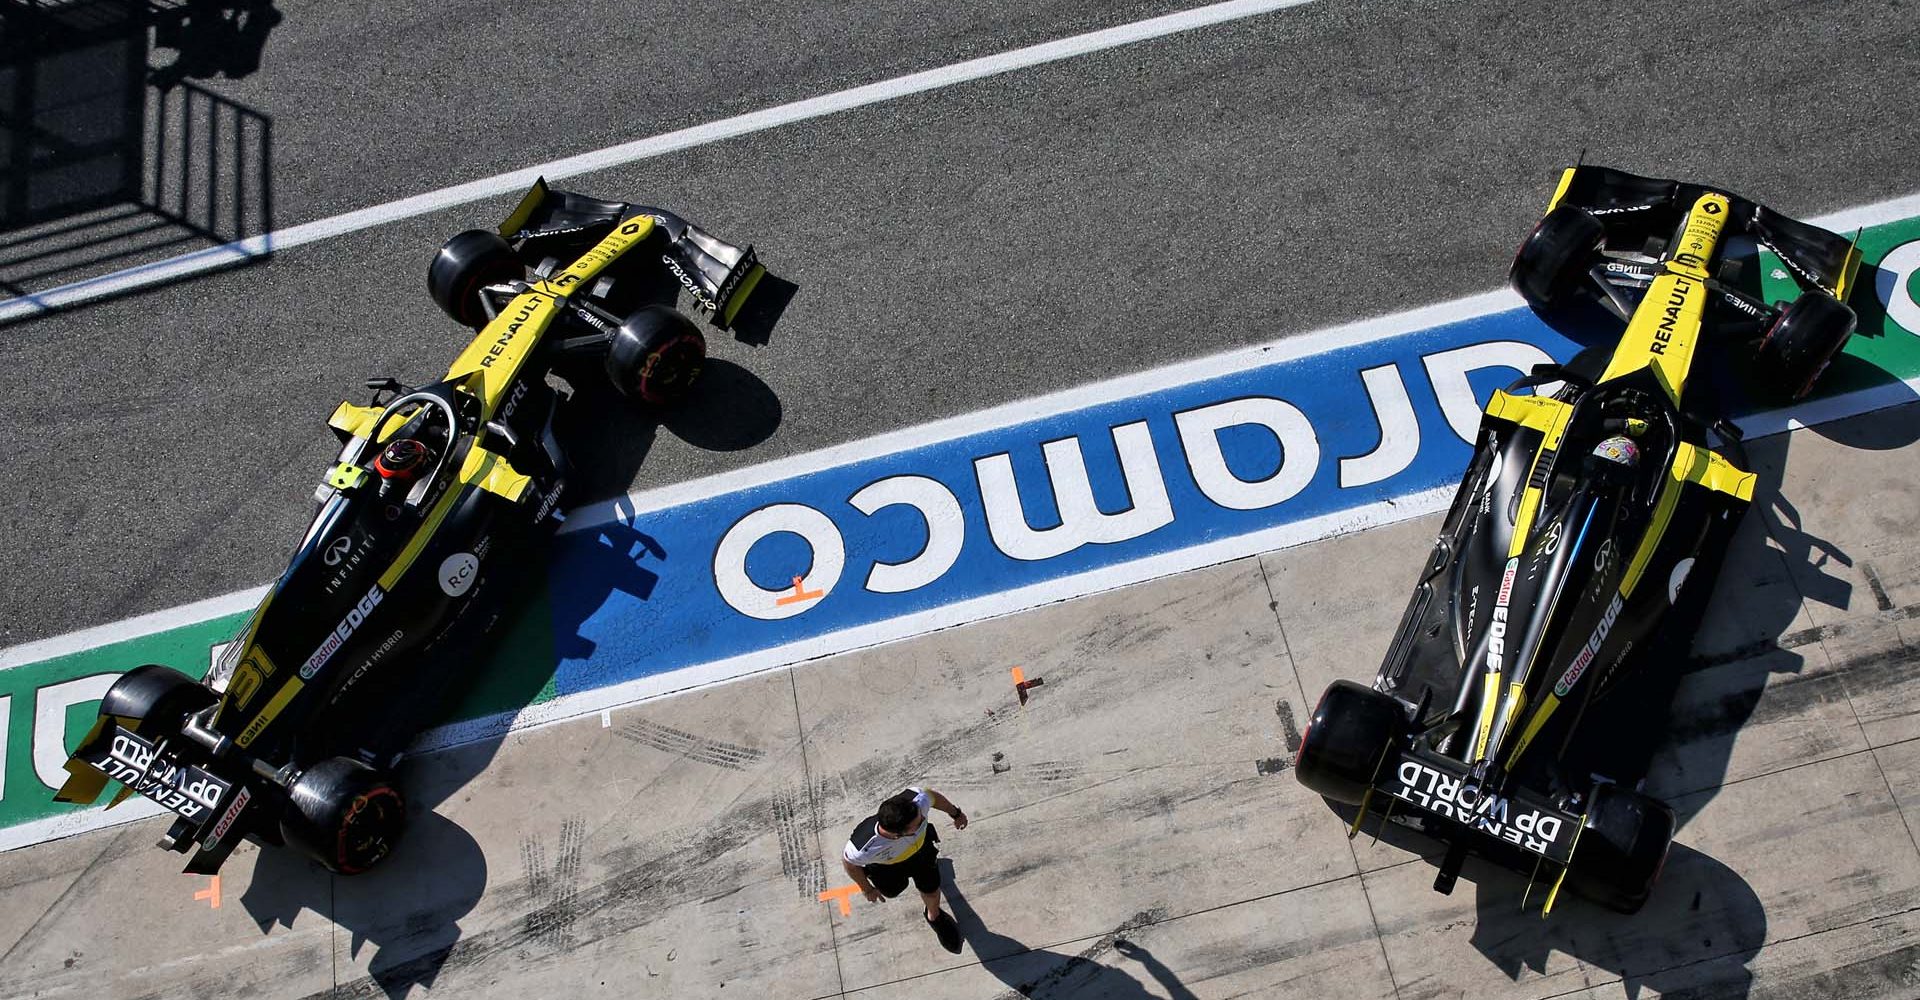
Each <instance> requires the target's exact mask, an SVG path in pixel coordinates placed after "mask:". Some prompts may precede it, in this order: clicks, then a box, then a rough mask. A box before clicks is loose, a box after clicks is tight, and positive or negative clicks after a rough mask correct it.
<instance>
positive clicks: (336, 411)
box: [327, 401, 385, 438]
mask: <svg viewBox="0 0 1920 1000" xmlns="http://www.w3.org/2000/svg"><path fill="white" fill-rule="evenodd" d="M383 412H385V411H383V410H382V409H381V408H380V407H378V406H355V405H353V404H352V403H348V402H344V401H343V402H341V404H340V405H339V406H336V407H334V408H333V415H332V416H330V417H328V418H327V426H328V427H333V428H336V429H338V430H342V431H345V432H346V433H348V434H350V435H352V436H353V437H357V438H363V437H366V436H367V435H369V434H372V433H373V425H374V423H375V422H376V421H378V420H379V419H380V414H381V413H383Z"/></svg>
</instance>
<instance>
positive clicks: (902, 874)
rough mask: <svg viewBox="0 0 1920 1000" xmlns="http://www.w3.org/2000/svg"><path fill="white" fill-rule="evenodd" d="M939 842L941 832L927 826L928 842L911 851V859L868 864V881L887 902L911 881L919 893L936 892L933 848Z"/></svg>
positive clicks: (937, 873) (936, 861)
mask: <svg viewBox="0 0 1920 1000" xmlns="http://www.w3.org/2000/svg"><path fill="white" fill-rule="evenodd" d="M938 843H940V833H939V831H937V830H935V829H934V828H933V826H932V825H931V824H929V825H928V826H927V842H926V843H925V844H922V845H920V849H919V850H917V851H915V852H913V856H912V857H909V858H907V859H906V860H905V861H897V862H894V863H893V864H890V865H868V866H867V880H868V881H869V882H872V883H873V887H874V888H875V889H878V890H880V892H881V894H883V895H885V896H886V897H887V898H888V899H892V898H893V897H895V896H898V895H900V894H901V893H903V892H905V891H907V882H908V881H909V880H911V881H912V882H913V887H914V888H916V889H918V890H920V891H921V892H939V891H940V865H939V858H940V848H938V847H936V846H935V845H936V844H938Z"/></svg>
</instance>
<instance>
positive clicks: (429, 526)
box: [380, 444, 498, 590]
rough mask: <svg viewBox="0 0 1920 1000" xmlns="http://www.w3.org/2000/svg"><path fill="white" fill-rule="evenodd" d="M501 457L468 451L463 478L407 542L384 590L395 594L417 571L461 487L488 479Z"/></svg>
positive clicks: (477, 448) (450, 487) (385, 580)
mask: <svg viewBox="0 0 1920 1000" xmlns="http://www.w3.org/2000/svg"><path fill="white" fill-rule="evenodd" d="M497 457H498V456H496V455H494V454H493V453H492V452H490V451H487V450H486V449H484V448H482V447H480V446H479V445H477V444H476V445H474V446H473V447H472V448H469V449H467V457H466V460H465V461H463V462H462V463H460V475H459V477H458V478H457V479H456V480H455V481H454V482H452V483H449V484H448V485H447V489H446V492H444V493H442V494H440V499H438V500H435V501H434V502H433V507H432V509H430V510H428V511H427V516H426V519H425V520H423V521H421V522H420V527H419V528H417V529H415V531H414V533H413V537H412V538H409V539H407V547H406V548H404V549H401V550H400V555H399V557H398V558H396V559H394V561H393V564H392V565H390V566H388V567H387V571H386V572H385V573H382V574H380V589H381V590H392V589H393V585H394V584H396V583H398V582H400V577H402V576H404V575H405V574H406V572H407V570H409V569H411V568H412V567H413V561H414V560H415V559H418V558H420V550H422V549H424V548H426V547H427V542H429V541H431V540H432V539H433V534H434V532H436V531H439V530H440V522H441V521H444V520H446V519H447V514H448V512H450V511H452V510H453V503H454V501H455V500H458V499H459V498H460V494H461V493H462V492H463V491H462V490H461V489H460V487H461V485H462V484H465V483H471V482H474V481H475V479H476V478H478V477H479V476H482V475H484V474H485V472H486V471H487V469H488V467H489V466H490V465H491V464H492V461H493V459H495V458H497Z"/></svg>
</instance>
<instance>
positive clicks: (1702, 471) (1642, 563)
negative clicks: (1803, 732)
mask: <svg viewBox="0 0 1920 1000" xmlns="http://www.w3.org/2000/svg"><path fill="white" fill-rule="evenodd" d="M1757 478H1758V477H1756V476H1755V475H1754V474H1753V473H1751V472H1744V471H1742V470H1741V469H1740V468H1739V467H1737V466H1735V465H1734V464H1733V463H1732V462H1729V461H1727V460H1726V459H1725V458H1723V457H1721V456H1720V454H1719V453H1717V452H1714V451H1710V450H1708V449H1706V448H1701V447H1698V446H1696V445H1692V444H1687V443H1686V442H1681V444H1680V448H1679V451H1678V452H1677V453H1676V454H1675V455H1674V461H1673V467H1672V468H1671V469H1669V470H1668V477H1667V481H1666V482H1665V483H1663V484H1662V485H1661V487H1660V488H1661V491H1662V492H1661V494H1660V498H1659V499H1658V500H1657V501H1655V504H1654V511H1653V520H1652V521H1651V522H1650V523H1649V524H1648V525H1647V533H1646V535H1645V536H1643V537H1642V538H1641V540H1640V547H1639V549H1637V550H1636V551H1635V552H1634V555H1633V561H1632V562H1631V563H1629V564H1628V567H1627V573H1626V576H1625V577H1623V578H1622V579H1621V582H1620V596H1621V597H1626V596H1627V595H1629V594H1631V593H1632V592H1633V588H1634V586H1635V585H1637V584H1638V583H1639V582H1640V577H1641V575H1642V574H1644V573H1645V572H1646V569H1647V563H1649V562H1651V561H1652V559H1653V553H1654V552H1655V550H1657V549H1658V548H1659V546H1660V540H1661V538H1662V537H1664V536H1665V535H1666V532H1667V526H1668V525H1669V524H1670V523H1672V521H1673V512H1674V510H1675V509H1676V508H1677V507H1678V506H1679V504H1680V495H1681V493H1682V492H1683V491H1684V490H1685V489H1686V485H1685V484H1687V483H1695V484H1698V485H1700V486H1704V487H1706V488H1707V489H1710V490H1714V491H1716V492H1720V493H1725V494H1727V495H1728V496H1732V497H1736V498H1738V499H1740V500H1742V501H1745V502H1747V503H1751V502H1753V484H1754V481H1755V479H1757ZM1559 707H1560V696H1559V695H1556V694H1553V693H1551V692H1549V693H1548V694H1547V697H1546V700H1544V701H1542V702H1541V703H1540V707H1539V708H1536V709H1534V711H1533V714H1532V716H1530V717H1529V718H1528V720H1527V728H1526V731H1525V732H1523V733H1521V734H1520V742H1519V743H1517V744H1515V745H1514V748H1513V751H1512V752H1511V753H1509V754H1508V755H1507V764H1506V766H1507V767H1508V768H1509V769H1511V768H1512V767H1513V765H1514V763H1515V762H1516V761H1518V760H1519V759H1520V755H1521V754H1522V753H1524V752H1525V751H1526V749H1527V746H1528V745H1529V744H1531V743H1532V742H1533V738H1534V737H1535V736H1537V735H1539V733H1540V730H1541V729H1542V728H1544V727H1545V726H1546V724H1547V720H1548V719H1549V718H1550V717H1552V715H1553V713H1554V711H1555V710H1557V709H1558V708H1559Z"/></svg>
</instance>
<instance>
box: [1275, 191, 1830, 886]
mask: <svg viewBox="0 0 1920 1000" xmlns="http://www.w3.org/2000/svg"><path fill="white" fill-rule="evenodd" d="M1735 246H1739V247H1741V248H1746V247H1752V246H1758V247H1762V248H1765V249H1766V250H1768V251H1770V252H1771V253H1773V254H1776V255H1778V257H1779V258H1780V259H1781V261H1783V262H1784V263H1785V264H1786V266H1787V268H1788V269H1789V270H1791V271H1792V273H1793V274H1795V275H1796V276H1797V277H1798V284H1799V285H1800V287H1801V291H1800V294H1799V295H1798V297H1797V298H1795V299H1794V300H1793V301H1791V302H1786V303H1781V304H1778V305H1773V304H1768V303H1764V302H1761V301H1759V300H1758V299H1756V298H1755V297H1753V296H1751V295H1749V294H1747V293H1745V292H1743V291H1741V290H1740V289H1738V288H1736V287H1734V286H1733V285H1732V284H1731V283H1729V282H1726V281H1723V280H1722V277H1721V276H1722V275H1723V274H1725V273H1727V272H1728V271H1730V270H1732V269H1733V267H1734V265H1732V264H1730V260H1731V259H1732V257H1733V254H1732V253H1730V252H1729V251H1730V248H1731V247H1735ZM1858 267H1859V254H1858V253H1857V251H1856V250H1855V248H1854V247H1853V246H1852V245H1851V244H1850V243H1849V242H1848V241H1847V240H1845V239H1842V238H1840V237H1837V236H1835V235H1833V234H1831V233H1828V232H1825V231H1824V230H1820V229H1817V228H1814V227H1812V226H1809V225H1806V224H1804V223H1800V222H1796V221H1794V220H1792V219H1788V218H1786V217H1784V216H1782V215H1780V214H1778V213H1777V212H1774V211H1771V210H1769V209H1767V208H1765V207H1763V206H1760V205H1757V204H1754V203H1753V202H1750V201H1747V200H1744V199H1741V198H1738V197H1735V196H1733V195H1730V194H1727V193H1725V192H1723V191H1719V190H1715V189H1712V188H1707V187H1702V186H1699V185H1694V184H1683V183H1678V182H1674V181H1665V180H1656V179H1652V178H1646V177H1638V176H1635V175H1632V174H1628V173H1625V172H1622V171H1618V170H1611V169H1607V168H1602V167H1591V166H1582V167H1577V168H1573V169H1569V170H1567V171H1566V172H1565V173H1564V174H1563V175H1562V178H1561V181H1560V186H1559V189H1558V190H1557V191H1556V192H1555V194H1554V197H1553V201H1552V203H1551V205H1550V206H1549V208H1548V211H1547V214H1546V216H1545V217H1544V218H1543V219H1542V220H1541V221H1540V223H1539V224H1538V225H1537V226H1536V227H1535V228H1534V230H1533V232H1532V233H1531V234H1529V235H1528V237H1527V239H1526V240H1525V242H1524V243H1523V244H1522V245H1521V247H1520V250H1519V253H1518V254H1517V255H1516V257H1515V259H1514V262H1513V268H1512V271H1511V273H1510V280H1511V282H1512V284H1513V286H1514V287H1515V288H1516V289H1517V290H1518V291H1519V292H1520V293H1521V295H1522V296H1523V297H1524V298H1526V300H1527V301H1528V302H1529V303H1530V304H1531V305H1532V306H1533V307H1534V308H1535V310H1536V311H1538V312H1540V313H1541V314H1542V315H1544V316H1546V317H1548V318H1549V319H1557V318H1559V317H1562V316H1568V315H1572V314H1574V313H1576V312H1579V311H1581V310H1584V311H1585V312H1587V313H1589V314H1596V315H1599V316H1602V317H1604V315H1605V313H1604V312H1602V310H1606V311H1610V312H1612V313H1613V314H1614V315H1615V316H1617V317H1618V318H1619V320H1624V321H1625V328H1624V330H1623V331H1621V332H1620V333H1619V334H1618V340H1617V343H1613V344H1610V345H1608V347H1607V348H1599V349H1590V350H1589V351H1587V352H1584V353H1583V354H1582V355H1581V356H1580V357H1578V358H1576V359H1575V360H1574V361H1573V362H1571V363H1570V364H1569V365H1567V366H1566V367H1564V368H1563V367H1559V366H1543V368H1542V369H1539V370H1536V371H1535V372H1534V373H1533V374H1532V375H1531V376H1530V377H1529V378H1526V379H1522V380H1520V382H1518V383H1515V385H1513V386H1510V387H1509V388H1508V389H1507V390H1505V391H1498V392H1495V393H1494V395H1493V399H1492V401H1491V402H1490V403H1489V404H1488V405H1487V407H1486V411H1485V413H1484V415H1483V417H1482V419H1481V423H1480V429H1479V440H1478V442H1477V445H1476V449H1475V452H1474V457H1473V460H1472V462H1471V463H1470V464H1469V466H1468V469H1467V472H1466V475H1465V477H1464V478H1463V479H1462V480H1461V483H1460V488H1459V491H1458V492H1457V493H1456V494H1455V496H1454V501H1453V506H1452V509H1451V510H1450V511H1449V513H1448V515H1447V518H1446V521H1445V525H1444V527H1443V528H1442V530H1441V533H1440V536H1439V539H1438V541H1437V543H1436V545H1435V547H1434V550H1433V553H1432V555H1431V557H1430V558H1429V559H1428V561H1427V563H1426V566H1425V567H1424V568H1423V570H1422V572H1421V576H1420V581H1419V584H1418V586H1417V587H1416V588H1415V589H1414V593H1413V599H1412V601H1411V603H1410V604H1409V605H1408V607H1407V611H1406V615H1405V617H1404V618H1403V619H1402V621H1401V624H1400V628H1399V630H1398V632H1397V633H1396V635H1395V636H1394V638H1393V642H1392V645H1391V646H1390V647H1389V649H1388V650H1387V654H1386V659H1385V662H1384V663H1383V664H1382V665H1381V667H1380V671H1379V673H1378V675H1377V676H1376V678H1375V680H1374V683H1373V686H1372V687H1371V688H1368V687H1365V686H1362V685H1360V684H1356V683H1354V682H1351V681H1337V682H1335V683H1334V684H1333V685H1332V686H1331V687H1329V688H1328V689H1327V691H1326V693H1325V694H1324V695H1323V696H1322V697H1321V699H1320V702H1319V705H1318V707H1317V708H1315V710H1314V713H1313V717H1312V719H1311V721H1310V723H1309V725H1308V728H1307V732H1306V733H1305V734H1304V736H1303V739H1302V743H1301V746H1300V751H1299V755H1298V758H1297V761H1296V773H1297V774H1298V775H1299V778H1300V781H1301V782H1302V783H1303V784H1305V785H1306V786H1307V787H1308V788H1311V789H1313V790H1314V791H1316V792H1319V793H1320V794H1322V795H1324V796H1326V797H1327V798H1329V799H1333V800H1335V801H1338V802H1343V803H1347V804H1349V805H1355V806H1359V807H1360V812H1359V816H1358V817H1356V818H1355V820H1354V823H1353V830H1354V831H1357V830H1358V829H1359V828H1360V825H1361V823H1362V822H1363V821H1364V819H1365V818H1366V816H1367V815H1368V813H1369V812H1371V811H1382V812H1387V813H1391V812H1392V811H1393V810H1395V809H1398V810H1400V812H1401V815H1400V817H1399V818H1400V819H1402V820H1404V821H1407V823H1408V825H1412V826H1416V827H1419V828H1421V829H1423V830H1424V831H1425V832H1427V833H1428V834H1431V835H1433V836H1435V837H1437V838H1438V839H1440V840H1442V841H1444V842H1446V843H1447V844H1448V850H1447V853H1446V855H1445V857H1444V860H1443V861H1442V862H1441V864H1440V871H1439V875H1438V877H1437V878H1436V880H1435V883H1434V886H1435V888H1436V889H1438V890H1440V891H1442V892H1449V891H1451V890H1452V887H1453V884H1454V881H1455V879H1456V877H1457V876H1458V873H1459V871H1460V868H1461V866H1462V864H1463V863H1464V862H1465V860H1466V857H1467V854H1468V853H1469V852H1470V851H1471V852H1474V853H1479V854H1482V855H1484V856H1487V857H1490V858H1492V859H1494V860H1496V861H1498V862H1501V863H1505V864H1508V865H1510V866H1513V867H1516V868H1520V869H1521V870H1531V872H1532V873H1533V875H1534V876H1535V877H1536V878H1537V877H1539V876H1540V875H1541V873H1544V874H1545V876H1546V878H1547V880H1548V881H1549V882H1550V883H1551V886H1552V888H1551V890H1550V891H1549V892H1548V894H1547V897H1546V904H1545V905H1546V907H1547V908H1548V909H1551V907H1552V906H1553V901H1554V899H1555V898H1556V897H1557V895H1558V893H1559V891H1560V888H1561V886H1562V885H1563V884H1564V885H1565V886H1566V887H1568V888H1570V889H1572V890H1573V891H1575V892H1578V893H1579V894H1581V895H1583V896H1585V897H1587V898H1589V899H1591V900H1593V901H1595V902H1597V903H1600V904H1602V905H1604V906H1608V907H1610V908H1613V909H1616V910H1619V911H1622V912H1628V913H1631V912H1634V911H1636V910H1638V909H1639V908H1640V906H1641V905H1642V904H1643V903H1644V902H1645V901H1646V899H1647V897H1648V894H1649V893H1650V892H1651V890H1652V888H1653V884H1654V881H1655V880H1656V879H1657V877H1658V876H1659V873H1660V868H1661V865H1662V863H1663V862H1664V860H1665V858H1666V854H1667V849H1668V846H1669V844H1670V842H1671V839H1672V836H1673V830H1674V814H1673V811H1672V810H1671V809H1670V808H1669V807H1668V806H1667V805H1666V804H1664V803H1662V802H1660V801H1658V800H1656V799H1654V798H1652V797H1650V796H1648V795H1645V794H1642V793H1641V792H1639V791H1636V790H1634V789H1631V788H1627V787H1622V786H1621V785H1619V784H1616V783H1611V782H1609V781H1607V780H1605V779H1600V778H1595V777H1594V776H1593V775H1592V774H1591V773H1590V772H1589V771H1587V770H1586V769H1584V768H1576V767H1574V766H1570V764H1569V761H1570V760H1575V759H1582V758H1581V755H1580V754H1579V753H1578V752H1577V751H1579V750H1580V749H1581V744H1582V743H1583V742H1586V743H1595V742H1603V741H1607V740H1609V739H1612V738H1614V736H1615V735H1617V734H1613V733H1607V732H1591V731H1588V730H1590V729H1591V728H1593V727H1585V728H1583V726H1582V724H1581V723H1582V718H1583V716H1585V715H1586V713H1587V710H1588V708H1589V707H1590V706H1592V705H1594V704H1595V703H1596V701H1597V700H1598V699H1603V698H1605V697H1606V696H1607V695H1608V694H1610V693H1612V692H1615V691H1619V690H1621V689H1622V681H1623V680H1624V679H1626V678H1628V677H1630V676H1632V675H1633V674H1634V673H1635V672H1636V671H1639V670H1641V669H1643V668H1645V669H1649V670H1660V669H1671V668H1673V667H1674V666H1675V661H1676V660H1677V659H1678V658H1679V656H1682V655H1684V653H1685V649H1684V648H1681V649H1678V650H1675V649H1673V648H1670V647H1671V646H1672V645H1673V643H1672V642H1671V641H1670V640H1671V639H1672V638H1674V637H1676V636H1679V637H1684V636H1685V635H1686V631H1687V627H1688V625H1689V624H1690V623H1689V622H1687V621H1684V620H1682V619H1684V618H1685V617H1686V616H1685V615H1673V616H1671V620H1669V617H1670V615H1669V613H1670V610H1671V609H1672V608H1673V606H1674V604H1675V602H1676V601H1679V600H1681V599H1682V598H1683V597H1689V596H1690V597H1695V598H1698V597H1703V596H1704V591H1702V590H1700V588H1701V587H1702V586H1703V585H1702V583H1701V581H1709V582H1708V583H1707V584H1705V586H1710V585H1711V584H1710V580H1711V578H1712V576H1713V574H1712V573H1711V572H1706V570H1709V569H1711V568H1712V567H1714V566H1717V565H1718V560H1719V559H1720V558H1721V556H1722V554H1723V553H1724V551H1725V549H1726V546H1727V543H1728V541H1729V538H1730V535H1731V534H1732V531H1733V528H1734V525H1735V524H1736V522H1737V521H1738V519H1739V517H1740V515H1741V513H1742V512H1743V511H1744V510H1745V509H1746V506H1747V504H1748V503H1749V502H1750V501H1751V499H1752V496H1753V485H1754V475H1753V474H1752V473H1751V472H1749V471H1746V470H1745V469H1743V468H1742V466H1743V465H1744V464H1745V461H1744V459H1743V457H1742V452H1741V450H1740V447H1739V442H1738V435H1737V431H1735V430H1734V429H1733V428H1732V427H1731V425H1730V424H1729V423H1727V422H1726V421H1725V419H1723V418H1724V416H1725V415H1724V414H1721V413H1716V412H1713V411H1714V409H1715V408H1716V406H1717V405H1719V404H1718V400H1720V399H1722V398H1724V396H1719V395H1713V394H1707V395H1702V394H1698V393H1695V394H1689V393H1688V391H1687V390H1688V384H1689V374H1690V373H1693V369H1694V366H1695V360H1696V359H1697V358H1708V357H1712V358H1713V359H1714V362H1715V363H1725V364H1726V366H1727V367H1729V368H1731V367H1734V366H1733V365H1732V361H1733V360H1736V359H1733V358H1731V357H1729V355H1730V354H1731V353H1732V352H1739V351H1745V350H1748V349H1751V348H1757V350H1758V356H1757V358H1751V357H1750V358H1746V359H1740V360H1741V364H1740V365H1739V367H1740V368H1741V369H1742V370H1747V371H1750V372H1752V373H1754V375H1755V377H1756V378H1759V379H1764V380H1767V381H1770V382H1772V383H1773V386H1772V388H1773V389H1774V391H1777V392H1783V393H1789V394H1799V393H1804V392H1805V391H1806V389H1807V388H1808V387H1809V386H1811V385H1812V383H1813V380H1814V379H1815V378H1816V377H1817V376H1818V375H1819V373H1820V370H1821V369H1822V368H1824V367H1825V365H1826V362H1827V360H1828V359H1829V358H1831V357H1832V356H1833V354H1834V352H1836V351H1838V350H1839V349H1840V347H1841V345H1842V344H1843V343H1844V342H1845V341H1846V339H1847V337H1848V336H1849V335H1850V334H1851V333H1852V331H1853V327H1854V315H1853V312H1852V310H1850V309H1849V308H1848V307H1847V306H1846V305H1845V304H1844V301H1843V300H1844V298H1845V296H1846V293H1847V290H1848V286H1849V285H1850V283H1851V282H1852V281H1853V279H1854V275H1855V272H1856V270H1857V269H1858ZM1616 322H1617V321H1616ZM1556 382H1557V383H1559V387H1558V388H1557V389H1554V390H1553V391H1552V393H1551V395H1538V394H1535V395H1524V394H1519V390H1520V389H1522V388H1527V387H1545V386H1547V385H1549V384H1551V383H1556ZM1690 580H1691V581H1694V582H1693V584H1692V586H1691V587H1689V581H1690ZM1663 625H1664V626H1666V628H1665V629H1664V630H1663ZM1531 884H1532V883H1531V881H1530V883H1529V888H1531Z"/></svg>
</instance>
